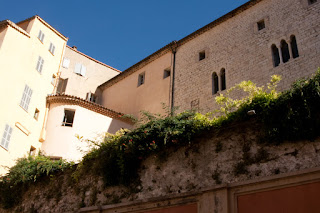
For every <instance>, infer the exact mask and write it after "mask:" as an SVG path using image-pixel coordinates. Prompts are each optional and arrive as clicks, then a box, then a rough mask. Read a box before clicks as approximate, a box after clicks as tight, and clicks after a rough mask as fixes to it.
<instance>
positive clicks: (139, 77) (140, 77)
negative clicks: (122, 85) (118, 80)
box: [138, 72, 146, 87]
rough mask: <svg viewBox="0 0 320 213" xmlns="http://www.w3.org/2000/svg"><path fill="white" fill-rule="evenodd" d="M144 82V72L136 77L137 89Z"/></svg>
mask: <svg viewBox="0 0 320 213" xmlns="http://www.w3.org/2000/svg"><path fill="white" fill-rule="evenodd" d="M145 82H146V72H143V73H140V74H139V75H138V87H140V86H141V85H143V84H145Z"/></svg>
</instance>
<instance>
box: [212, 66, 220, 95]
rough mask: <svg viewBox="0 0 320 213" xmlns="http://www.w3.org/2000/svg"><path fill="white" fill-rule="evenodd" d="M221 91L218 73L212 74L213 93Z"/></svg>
mask: <svg viewBox="0 0 320 213" xmlns="http://www.w3.org/2000/svg"><path fill="white" fill-rule="evenodd" d="M218 91H219V78H218V75H217V73H215V72H214V73H213V74H212V94H213V95H214V94H217V93H218Z"/></svg>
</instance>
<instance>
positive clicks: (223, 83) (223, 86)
mask: <svg viewBox="0 0 320 213" xmlns="http://www.w3.org/2000/svg"><path fill="white" fill-rule="evenodd" d="M220 81H221V91H223V90H225V89H226V87H227V85H226V70H225V69H224V68H222V69H221V71H220Z"/></svg>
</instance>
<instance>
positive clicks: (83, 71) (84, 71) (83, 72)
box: [81, 65, 87, 76]
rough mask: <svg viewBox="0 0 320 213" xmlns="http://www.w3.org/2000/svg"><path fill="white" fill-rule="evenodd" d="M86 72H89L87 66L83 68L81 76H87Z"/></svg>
mask: <svg viewBox="0 0 320 213" xmlns="http://www.w3.org/2000/svg"><path fill="white" fill-rule="evenodd" d="M86 71H87V68H86V67H85V66H83V65H82V66H81V75H82V76H86Z"/></svg>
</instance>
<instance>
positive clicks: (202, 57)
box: [199, 51, 206, 61]
mask: <svg viewBox="0 0 320 213" xmlns="http://www.w3.org/2000/svg"><path fill="white" fill-rule="evenodd" d="M205 58H206V52H205V51H201V52H199V61H201V60H203V59H205Z"/></svg>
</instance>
